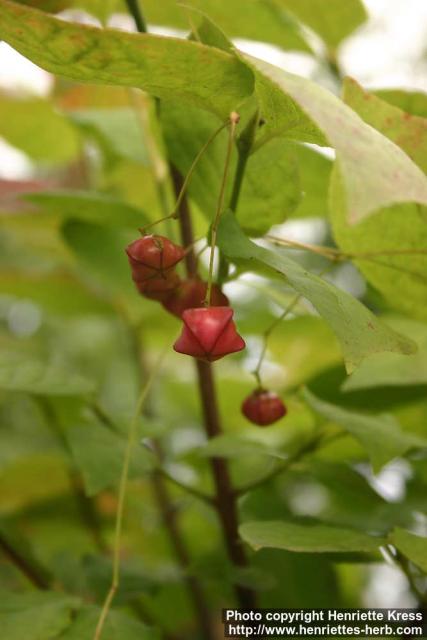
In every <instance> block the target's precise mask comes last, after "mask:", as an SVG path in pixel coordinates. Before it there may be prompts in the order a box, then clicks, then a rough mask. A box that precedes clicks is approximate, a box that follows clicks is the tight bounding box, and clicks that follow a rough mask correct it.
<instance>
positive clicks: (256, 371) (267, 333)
mask: <svg viewBox="0 0 427 640" xmlns="http://www.w3.org/2000/svg"><path fill="white" fill-rule="evenodd" d="M301 298H302V295H301V294H300V293H299V294H298V295H296V296H295V297H294V298H293V299H292V300H291V302H290V303H289V304H288V306H287V307H286V309H284V311H283V313H281V314H280V316H278V317H277V318H276V319H275V320H274V321H273V322H272V323H271V325H270V326H269V327H268V329H266V331H264V334H263V346H262V350H261V353H260V356H259V359H258V363H257V366H256V367H255V369H254V370H253V372H252V373H253V375H254V376H255V379H256V381H257V384H258V386H259V387H260V388H261V387H262V382H261V367H262V363H263V362H264V358H265V354H266V353H267V347H268V339H269V337H270V335H271V334H272V333H273V331H274V329H275V328H276V327H277V326H278V325H279V324H280V323H281V322H282V320H284V319H285V318H286V317H287V316H288V315H289V314H290V313H291V311H292V309H294V307H296V305H297V304H298V302H299V301H300V300H301Z"/></svg>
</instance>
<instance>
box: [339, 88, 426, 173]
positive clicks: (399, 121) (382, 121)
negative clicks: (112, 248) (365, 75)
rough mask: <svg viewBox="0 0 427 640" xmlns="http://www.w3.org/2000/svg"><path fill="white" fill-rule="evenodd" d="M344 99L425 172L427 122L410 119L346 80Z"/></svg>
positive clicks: (408, 115)
mask: <svg viewBox="0 0 427 640" xmlns="http://www.w3.org/2000/svg"><path fill="white" fill-rule="evenodd" d="M343 99H344V102H345V103H346V104H348V105H349V106H350V107H351V108H352V109H353V110H354V111H356V113H358V114H359V115H360V117H361V118H363V120H364V121H365V122H367V123H368V124H369V125H370V126H371V127H374V129H377V131H379V132H380V133H382V134H383V135H384V136H387V138H389V139H390V140H391V141H392V142H394V143H395V144H397V145H398V146H399V147H400V148H401V149H403V151H404V152H405V153H406V154H407V155H408V156H409V157H410V158H411V159H412V160H413V161H414V162H415V163H416V164H417V165H418V166H419V167H420V168H421V169H422V170H423V171H424V172H427V119H426V118H420V117H418V116H413V115H411V114H409V113H406V112H405V111H402V110H401V109H399V108H398V107H394V106H392V105H390V104H388V103H387V102H384V100H381V98H378V97H377V96H375V95H373V94H371V93H369V92H368V91H365V90H364V89H363V88H362V87H361V86H360V85H359V84H358V83H357V82H356V81H355V80H353V78H346V79H345V81H344V86H343Z"/></svg>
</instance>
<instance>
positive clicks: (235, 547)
mask: <svg viewBox="0 0 427 640" xmlns="http://www.w3.org/2000/svg"><path fill="white" fill-rule="evenodd" d="M171 175H172V178H173V184H174V190H175V193H176V195H178V194H179V192H180V190H181V187H182V184H183V180H182V177H181V175H180V174H179V172H178V171H177V170H176V168H175V167H173V166H171ZM178 213H179V222H180V228H181V239H182V243H183V245H184V246H186V247H192V245H193V242H194V237H193V230H192V225H191V216H190V210H189V206H188V201H187V199H186V198H184V199H183V200H182V203H181V206H180V209H179V212H178ZM186 268H187V274H188V276H189V277H193V276H195V275H196V274H197V260H196V256H195V254H194V251H193V250H189V251H188V253H187V255H186ZM195 363H196V370H197V378H198V384H199V390H200V398H201V403H202V409H203V418H204V426H205V431H206V434H207V436H208V438H209V439H211V438H214V437H215V436H218V435H220V434H221V433H222V428H221V421H220V416H219V411H218V403H217V397H216V390H215V383H214V377H213V371H212V365H211V364H210V363H209V362H203V361H201V360H195ZM211 466H212V473H213V477H214V482H215V489H216V507H217V511H218V516H219V519H220V522H221V527H222V531H223V536H224V542H225V546H226V548H227V552H228V555H229V558H230V560H231V561H232V563H233V564H234V565H235V566H236V567H246V566H247V559H246V554H245V551H244V549H243V547H242V544H241V542H240V540H239V534H238V518H237V504H236V497H235V492H234V490H233V487H232V484H231V479H230V473H229V469H228V465H227V462H226V461H225V460H224V459H223V458H212V459H211ZM235 590H236V596H237V599H238V601H239V604H240V606H241V607H245V608H253V607H254V606H255V594H254V592H253V591H252V590H251V589H247V588H245V587H240V586H236V589H235Z"/></svg>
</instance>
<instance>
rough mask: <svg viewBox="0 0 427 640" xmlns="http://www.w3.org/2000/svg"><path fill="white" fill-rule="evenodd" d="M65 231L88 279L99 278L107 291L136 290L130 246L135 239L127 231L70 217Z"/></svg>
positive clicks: (123, 291) (64, 234) (69, 243)
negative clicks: (130, 258) (130, 266)
mask: <svg viewBox="0 0 427 640" xmlns="http://www.w3.org/2000/svg"><path fill="white" fill-rule="evenodd" d="M62 234H63V236H64V239H65V241H66V242H67V244H68V246H69V247H70V248H71V249H72V250H73V252H74V253H75V255H76V256H77V258H78V259H79V261H80V262H81V266H82V269H83V272H85V271H86V270H88V271H89V274H88V276H87V277H88V279H89V278H90V277H95V279H96V280H99V282H100V283H101V284H102V286H103V287H105V288H106V289H107V290H112V291H116V292H117V291H120V292H122V293H126V292H132V291H133V290H134V287H133V283H132V278H131V273H130V269H129V264H128V260H127V257H126V253H125V249H126V246H127V245H128V244H129V242H131V240H134V239H135V234H134V233H133V234H131V233H129V232H128V231H127V230H122V229H114V228H112V227H104V226H102V225H100V224H95V223H91V222H80V221H78V220H69V221H68V222H66V223H65V224H64V226H63V227H62Z"/></svg>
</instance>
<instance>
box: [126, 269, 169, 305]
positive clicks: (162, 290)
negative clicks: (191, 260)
mask: <svg viewBox="0 0 427 640" xmlns="http://www.w3.org/2000/svg"><path fill="white" fill-rule="evenodd" d="M134 282H135V285H136V288H137V289H138V291H139V293H141V294H142V295H143V296H145V297H146V298H151V299H153V300H159V301H160V302H164V301H165V300H167V299H168V298H169V296H170V295H171V294H172V292H173V291H174V290H175V289H176V288H177V287H178V286H179V283H180V277H179V275H178V274H177V273H176V272H175V271H174V270H172V271H169V272H168V273H167V274H166V275H164V276H163V277H162V276H155V277H151V278H147V279H146V280H142V281H139V280H135V279H134Z"/></svg>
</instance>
